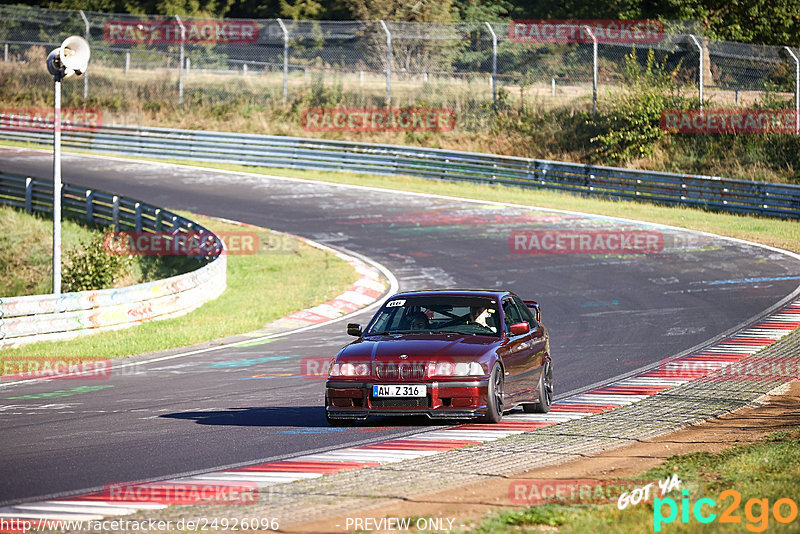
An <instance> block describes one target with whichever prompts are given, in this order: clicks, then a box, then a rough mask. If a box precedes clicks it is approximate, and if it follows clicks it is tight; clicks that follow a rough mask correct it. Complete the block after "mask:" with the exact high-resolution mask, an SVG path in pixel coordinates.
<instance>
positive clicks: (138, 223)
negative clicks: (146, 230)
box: [133, 202, 142, 232]
mask: <svg viewBox="0 0 800 534" xmlns="http://www.w3.org/2000/svg"><path fill="white" fill-rule="evenodd" d="M134 208H135V212H134V215H133V224H134V227H135V228H136V231H137V232H141V231H142V203H141V202H137V203H136V204H134Z"/></svg>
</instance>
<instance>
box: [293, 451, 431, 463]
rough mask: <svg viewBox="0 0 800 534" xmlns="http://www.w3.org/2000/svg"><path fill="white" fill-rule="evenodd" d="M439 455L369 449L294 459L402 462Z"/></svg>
mask: <svg viewBox="0 0 800 534" xmlns="http://www.w3.org/2000/svg"><path fill="white" fill-rule="evenodd" d="M431 454H437V451H409V450H395V449H392V450H383V449H378V450H368V449H340V450H335V451H330V452H323V453H317V454H310V455H307V456H300V457H298V458H293V460H296V461H313V460H323V461H330V460H347V461H356V462H400V461H403V460H405V459H407V458H419V457H420V456H429V455H431Z"/></svg>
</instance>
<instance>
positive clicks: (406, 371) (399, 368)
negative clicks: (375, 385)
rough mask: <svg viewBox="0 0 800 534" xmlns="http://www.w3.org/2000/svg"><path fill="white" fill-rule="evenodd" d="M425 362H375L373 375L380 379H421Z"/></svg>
mask: <svg viewBox="0 0 800 534" xmlns="http://www.w3.org/2000/svg"><path fill="white" fill-rule="evenodd" d="M427 368H428V363H427V362H402V363H399V364H398V363H376V364H375V376H376V377H378V378H380V379H382V380H422V379H423V378H425V372H426V370H427Z"/></svg>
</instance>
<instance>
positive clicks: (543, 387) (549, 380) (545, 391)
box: [522, 361, 553, 413]
mask: <svg viewBox="0 0 800 534" xmlns="http://www.w3.org/2000/svg"><path fill="white" fill-rule="evenodd" d="M536 389H537V390H538V392H539V402H535V403H533V404H523V405H522V410H523V411H524V412H525V413H547V412H549V411H550V405H551V404H553V368H552V366H551V365H550V362H549V361H548V362H546V363H545V364H544V369H543V370H542V374H541V375H540V376H539V385H538V386H537V388H536Z"/></svg>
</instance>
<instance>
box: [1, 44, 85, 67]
mask: <svg viewBox="0 0 800 534" xmlns="http://www.w3.org/2000/svg"><path fill="white" fill-rule="evenodd" d="M3 62H4V63H8V43H6V45H5V46H4V47H3ZM84 74H86V73H85V72H84Z"/></svg>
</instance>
